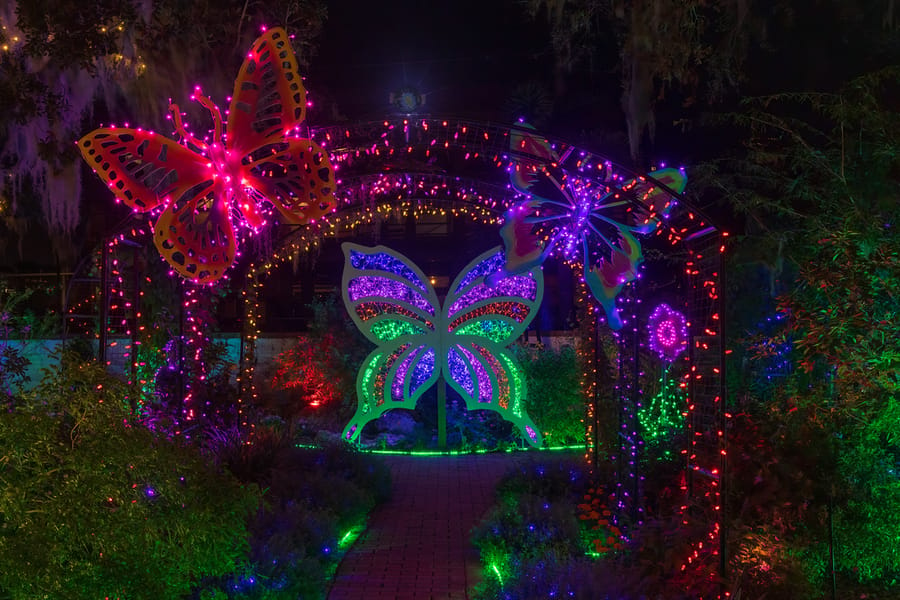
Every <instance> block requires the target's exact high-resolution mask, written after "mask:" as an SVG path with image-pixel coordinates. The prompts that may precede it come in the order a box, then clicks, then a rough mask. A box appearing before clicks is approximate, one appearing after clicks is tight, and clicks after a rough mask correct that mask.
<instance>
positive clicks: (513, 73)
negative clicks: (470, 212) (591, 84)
mask: <svg viewBox="0 0 900 600" xmlns="http://www.w3.org/2000/svg"><path fill="white" fill-rule="evenodd" d="M318 41H319V53H318V55H317V56H315V57H313V58H312V61H311V68H310V73H309V76H308V88H309V90H310V93H311V95H312V98H313V101H314V102H315V101H316V97H317V92H318V94H319V95H320V96H321V94H326V95H330V96H331V97H333V98H334V99H335V100H336V101H337V103H338V106H339V108H340V111H341V113H342V114H343V115H345V116H348V117H351V118H353V117H356V118H359V117H366V116H371V117H380V116H382V115H383V114H384V112H385V111H386V110H387V109H388V108H389V106H388V98H389V95H390V93H391V91H395V90H398V89H400V88H402V87H404V86H412V87H414V88H416V89H418V90H419V91H420V92H422V93H424V94H425V95H426V105H425V107H424V111H425V112H428V113H442V114H457V115H460V116H465V117H468V118H491V117H493V118H498V117H499V116H501V114H500V113H501V112H502V108H503V104H504V101H505V100H506V98H507V97H508V95H509V92H510V91H511V89H512V87H514V86H515V84H516V83H518V82H523V81H529V80H532V79H541V78H544V77H545V76H546V73H547V72H548V71H549V69H550V66H551V65H552V54H551V51H550V47H549V41H548V36H547V33H546V31H545V30H544V28H543V27H541V25H540V24H539V23H536V22H534V21H532V20H531V19H529V18H528V17H527V16H526V15H524V14H522V13H521V8H519V7H517V6H516V5H515V4H514V3H513V2H512V1H511V0H499V1H498V0H489V1H487V2H485V1H484V0H481V1H475V0H459V1H454V2H439V3H434V4H432V3H428V2H421V1H419V0H400V1H396V2H359V1H358V0H333V1H331V2H329V8H328V20H327V21H326V24H325V28H324V31H323V32H322V34H321V36H320V37H319V40H318ZM318 90H321V91H318Z"/></svg>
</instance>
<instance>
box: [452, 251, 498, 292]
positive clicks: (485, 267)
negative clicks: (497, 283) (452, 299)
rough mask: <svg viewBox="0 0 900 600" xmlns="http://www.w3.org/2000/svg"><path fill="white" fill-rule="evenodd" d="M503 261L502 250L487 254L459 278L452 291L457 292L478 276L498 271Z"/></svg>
mask: <svg viewBox="0 0 900 600" xmlns="http://www.w3.org/2000/svg"><path fill="white" fill-rule="evenodd" d="M505 262H506V259H505V258H504V256H503V251H498V252H497V254H494V255H492V256H489V257H488V258H486V259H484V260H483V261H481V262H480V263H478V264H477V265H475V266H474V267H473V268H471V269H469V271H468V272H466V274H465V276H464V277H463V278H462V279H461V280H460V282H459V285H457V286H456V288H455V289H454V290H453V293H454V294H458V293H459V290H462V289H465V287H466V286H467V285H469V284H470V283H472V282H473V281H475V280H476V279H478V278H479V277H484V276H486V275H490V274H491V273H495V272H497V271H499V270H500V269H502V268H503V264H504V263H505Z"/></svg>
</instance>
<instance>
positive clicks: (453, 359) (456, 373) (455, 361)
mask: <svg viewBox="0 0 900 600" xmlns="http://www.w3.org/2000/svg"><path fill="white" fill-rule="evenodd" d="M447 366H448V367H449V368H450V377H451V378H453V381H455V382H456V383H457V384H458V385H459V387H461V388H462V389H464V390H466V393H467V394H469V395H470V396H474V395H475V382H474V381H472V375H471V373H470V372H469V368H468V365H467V363H466V360H465V359H464V358H463V357H462V356H461V355H460V353H459V352H458V351H457V349H456V346H453V347H452V348H450V349H449V350H448V351H447Z"/></svg>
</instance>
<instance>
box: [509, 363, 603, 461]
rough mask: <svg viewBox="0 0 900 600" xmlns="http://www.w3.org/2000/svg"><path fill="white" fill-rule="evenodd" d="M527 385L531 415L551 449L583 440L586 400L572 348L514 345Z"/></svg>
mask: <svg viewBox="0 0 900 600" xmlns="http://www.w3.org/2000/svg"><path fill="white" fill-rule="evenodd" d="M514 352H515V353H516V356H517V358H518V362H519V364H520V365H522V368H523V370H524V371H525V380H526V382H527V385H528V401H527V403H526V408H527V410H528V415H529V416H530V417H531V418H532V420H533V421H534V422H535V423H536V424H537V426H538V427H539V428H540V429H541V431H542V432H543V434H544V443H545V444H546V445H548V446H554V445H565V444H578V443H582V442H583V441H584V415H585V398H584V393H583V391H582V389H581V383H580V381H581V373H580V372H579V369H578V359H577V357H576V355H575V350H574V348H572V347H571V346H564V347H562V348H560V349H559V350H554V349H552V348H547V347H541V348H536V347H531V346H515V347H514Z"/></svg>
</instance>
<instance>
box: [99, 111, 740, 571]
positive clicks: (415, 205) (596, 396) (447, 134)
mask: <svg viewBox="0 0 900 600" xmlns="http://www.w3.org/2000/svg"><path fill="white" fill-rule="evenodd" d="M517 131H518V130H517V128H516V126H504V125H499V124H494V123H480V122H476V121H470V120H461V119H455V120H454V119H441V118H434V117H415V118H412V117H394V118H390V119H386V120H382V121H375V122H369V123H360V124H354V125H340V126H331V127H320V128H315V127H313V128H309V129H308V131H307V132H306V134H305V135H306V137H308V138H309V139H312V140H315V141H316V142H317V143H318V145H319V146H320V147H321V148H322V149H324V150H325V151H327V152H328V153H329V155H330V157H331V161H332V164H333V165H334V167H335V178H336V189H335V191H334V206H333V208H332V209H331V211H330V212H329V213H328V214H327V215H325V216H324V217H322V218H321V219H316V220H315V221H313V222H311V223H309V224H306V225H301V226H291V225H278V226H276V227H277V229H275V232H274V233H273V234H272V235H271V239H272V240H273V241H272V245H271V251H270V252H266V253H264V255H262V256H260V254H259V253H256V256H254V253H252V252H248V253H246V256H244V257H243V258H242V262H243V265H242V266H240V267H238V268H236V269H235V272H234V274H232V275H231V277H232V279H233V284H234V285H233V287H234V288H236V289H237V290H238V292H237V293H238V295H239V301H240V303H241V305H242V309H241V312H242V315H243V318H242V330H241V333H240V352H239V363H240V364H239V370H238V386H239V396H240V402H241V408H239V411H240V415H241V416H240V419H241V422H242V423H243V424H244V425H246V426H249V425H250V420H249V419H248V418H247V415H246V414H245V412H244V410H243V408H242V407H243V406H247V405H252V404H253V403H254V402H255V401H256V400H257V399H258V396H259V393H260V390H259V389H258V387H257V384H256V382H255V380H254V369H255V365H256V360H257V358H256V342H257V340H258V339H259V336H260V334H261V333H262V332H261V328H260V323H261V319H262V310H263V307H262V306H261V303H260V294H261V291H262V290H263V288H264V286H265V276H266V275H267V274H269V273H271V272H272V271H273V270H274V269H275V268H276V267H277V266H278V265H282V264H285V263H287V262H289V261H292V260H294V259H295V258H296V257H297V256H298V255H308V254H310V253H315V252H316V251H317V250H318V249H320V248H321V247H322V244H323V241H324V240H326V239H328V238H332V237H347V238H348V239H351V238H352V236H353V232H354V230H355V229H358V228H359V227H360V226H362V225H366V224H370V223H373V222H375V221H378V220H384V219H387V218H390V217H391V216H393V217H395V218H396V217H402V218H412V219H418V218H420V217H424V216H442V217H448V218H455V219H467V220H470V221H472V222H474V223H478V224H482V225H485V226H491V227H496V228H498V229H499V227H500V225H502V224H503V223H504V214H505V213H506V211H507V210H508V209H509V208H510V207H512V206H514V205H516V204H518V203H520V202H522V201H523V200H525V199H527V196H526V195H524V194H523V193H522V192H521V191H520V190H517V189H516V188H515V187H514V186H512V185H511V184H510V183H509V172H510V170H511V169H514V168H515V165H516V164H523V163H528V162H529V161H531V162H535V161H541V160H546V157H545V156H541V155H539V154H536V153H534V152H532V151H530V149H529V148H527V147H520V148H516V147H515V145H514V144H511V139H513V138H514V136H515V135H516V134H517ZM545 141H546V143H547V144H548V145H549V146H550V147H552V148H553V150H554V152H555V153H556V154H557V155H558V156H559V157H563V158H562V159H561V160H560V164H558V165H556V166H557V167H559V168H560V169H561V170H562V171H563V172H565V173H567V174H570V175H571V176H573V177H578V178H579V179H580V180H583V181H596V182H597V184H598V185H606V186H616V185H624V182H628V181H633V180H637V179H638V178H645V179H644V180H646V179H649V180H650V181H653V178H652V177H649V178H648V177H647V176H646V174H642V173H636V172H634V171H632V170H630V169H628V168H626V167H623V166H622V165H619V164H617V163H616V162H614V161H611V160H610V159H608V158H607V157H605V156H603V155H601V154H599V153H596V152H593V151H590V150H588V149H584V148H580V147H578V146H576V145H574V144H571V143H569V142H566V141H564V140H554V139H547V138H545ZM511 146H512V148H511ZM654 183H655V184H657V185H660V187H661V188H662V189H664V190H665V191H666V192H667V193H668V194H669V195H670V196H671V198H672V199H673V200H674V202H675V204H676V205H675V206H674V207H673V208H672V209H671V210H669V211H668V212H667V215H666V217H665V219H661V220H660V224H659V226H657V227H655V228H654V229H653V230H652V231H649V232H648V233H647V234H646V235H645V236H644V237H643V238H642V239H641V244H642V245H643V246H644V248H645V249H647V250H653V251H655V252H654V253H653V256H654V257H653V258H647V260H646V263H647V264H645V266H644V268H643V270H642V271H641V272H640V273H639V274H638V276H637V278H636V281H634V282H633V283H632V284H631V285H629V286H626V289H625V290H624V291H623V293H622V297H621V298H620V299H618V300H617V305H618V306H619V308H620V309H621V313H622V316H623V318H622V321H623V325H622V328H621V329H620V330H619V331H618V332H616V333H615V334H613V333H611V332H610V331H609V330H608V328H607V326H606V314H605V312H604V310H603V309H602V308H601V307H599V306H598V305H597V304H596V302H594V301H593V299H592V298H591V296H590V294H589V293H588V291H587V289H586V288H585V287H583V286H582V287H581V292H580V293H579V294H577V297H578V300H577V304H578V306H579V308H578V311H579V313H580V315H581V318H580V325H579V330H578V331H579V338H580V340H579V345H578V354H579V357H580V359H581V364H582V365H583V367H584V368H583V375H582V386H583V389H584V392H585V398H586V402H585V417H584V420H585V456H586V459H587V460H589V461H591V462H592V464H593V465H594V466H595V467H597V468H600V469H612V471H613V472H614V476H615V479H616V482H617V483H616V485H617V491H616V494H617V499H618V502H619V506H618V508H619V512H620V514H621V515H622V520H623V521H628V525H630V527H631V528H632V529H633V528H636V527H639V524H640V522H641V520H642V518H643V515H644V512H643V506H642V503H643V499H642V498H641V495H642V486H643V484H642V475H641V469H640V464H641V459H642V453H643V451H644V442H643V440H642V436H641V426H640V422H639V419H638V414H639V411H640V410H641V407H642V406H643V404H644V403H645V399H644V397H643V391H642V389H641V383H642V378H643V377H644V375H645V373H646V371H647V361H648V360H650V359H651V358H652V357H653V353H652V351H651V350H650V349H649V345H648V344H649V342H648V340H647V338H646V325H647V322H648V320H649V318H650V314H649V313H650V309H649V307H650V306H651V305H654V306H655V304H656V303H655V302H653V299H652V295H653V291H654V288H653V282H652V281H651V279H652V277H653V275H654V273H655V270H660V268H659V267H658V265H656V266H655V265H654V264H653V263H659V264H663V265H664V266H663V267H662V268H661V270H662V271H665V273H666V276H667V277H672V278H674V279H676V280H677V284H676V285H675V288H676V292H675V293H674V294H672V295H673V298H671V299H670V305H671V306H672V307H673V309H675V310H678V311H679V312H682V313H683V314H684V315H685V319H686V324H685V327H686V336H687V337H686V348H685V351H684V352H683V353H681V355H680V356H679V357H678V358H677V361H680V362H679V365H680V366H679V370H678V372H679V376H678V386H679V389H680V390H681V391H682V392H683V394H684V398H685V400H684V406H683V413H682V416H683V418H684V436H683V438H682V439H683V440H684V446H683V447H682V448H680V449H679V450H678V454H679V456H680V460H681V461H682V465H683V467H684V478H683V481H682V486H681V487H682V490H681V491H682V493H683V503H682V504H681V508H682V509H683V518H684V521H685V524H689V523H693V524H695V525H696V524H697V523H701V524H706V525H705V526H706V531H707V533H706V534H705V536H704V538H703V539H702V540H697V541H695V542H694V544H693V546H692V547H691V550H690V552H689V553H688V555H687V557H686V559H685V564H684V565H683V568H684V569H689V568H693V565H694V561H701V560H707V561H709V560H710V559H709V557H710V556H717V557H718V558H719V561H724V553H723V552H722V551H721V544H722V541H723V535H722V531H721V522H722V515H721V507H722V495H723V492H724V483H725V480H724V471H725V465H726V459H727V452H726V450H727V449H726V436H725V431H726V413H725V407H724V400H723V399H724V398H725V384H724V381H725V378H724V357H725V352H726V351H725V348H724V345H723V337H722V332H723V329H724V318H723V310H722V297H721V290H722V289H723V287H724V272H723V269H722V259H723V256H724V252H725V247H726V239H727V233H725V232H723V231H721V230H719V229H718V228H717V227H716V226H715V225H714V224H713V223H712V222H711V221H710V220H709V219H708V218H706V217H705V216H704V215H703V214H702V213H701V212H699V211H697V210H695V209H694V208H692V207H691V206H690V204H689V203H688V202H687V201H686V200H685V199H684V198H683V197H682V195H681V194H679V193H678V192H677V191H676V190H671V189H668V188H666V186H665V184H663V183H660V182H654ZM629 201H631V202H635V203H636V204H635V206H636V207H637V208H638V209H645V208H646V207H645V206H640V199H637V200H629ZM132 219H133V220H134V221H133V222H132V226H131V227H129V228H128V229H127V231H126V232H125V233H122V234H121V240H129V241H130V242H131V243H135V242H136V243H144V242H146V241H147V235H148V234H147V231H146V230H147V229H149V228H148V227H147V223H146V221H145V220H143V219H142V218H141V216H140V215H134V216H133V217H132ZM645 254H646V255H647V256H648V257H649V256H650V254H651V253H650V252H645ZM657 255H659V256H662V257H664V258H663V260H662V261H658V260H657V259H656V258H655V257H656V256H657ZM110 302H111V297H110V298H106V299H103V300H101V301H100V304H101V305H106V306H109V303H110ZM655 360H658V356H657V357H656V358H655ZM689 506H690V507H691V510H690V511H689V510H688V507H689ZM710 549H711V552H710ZM704 557H706V558H704ZM722 564H724V563H722ZM722 564H707V565H704V568H708V570H709V572H710V577H713V575H714V573H715V571H717V570H718V569H720V568H724V567H723V566H722Z"/></svg>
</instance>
